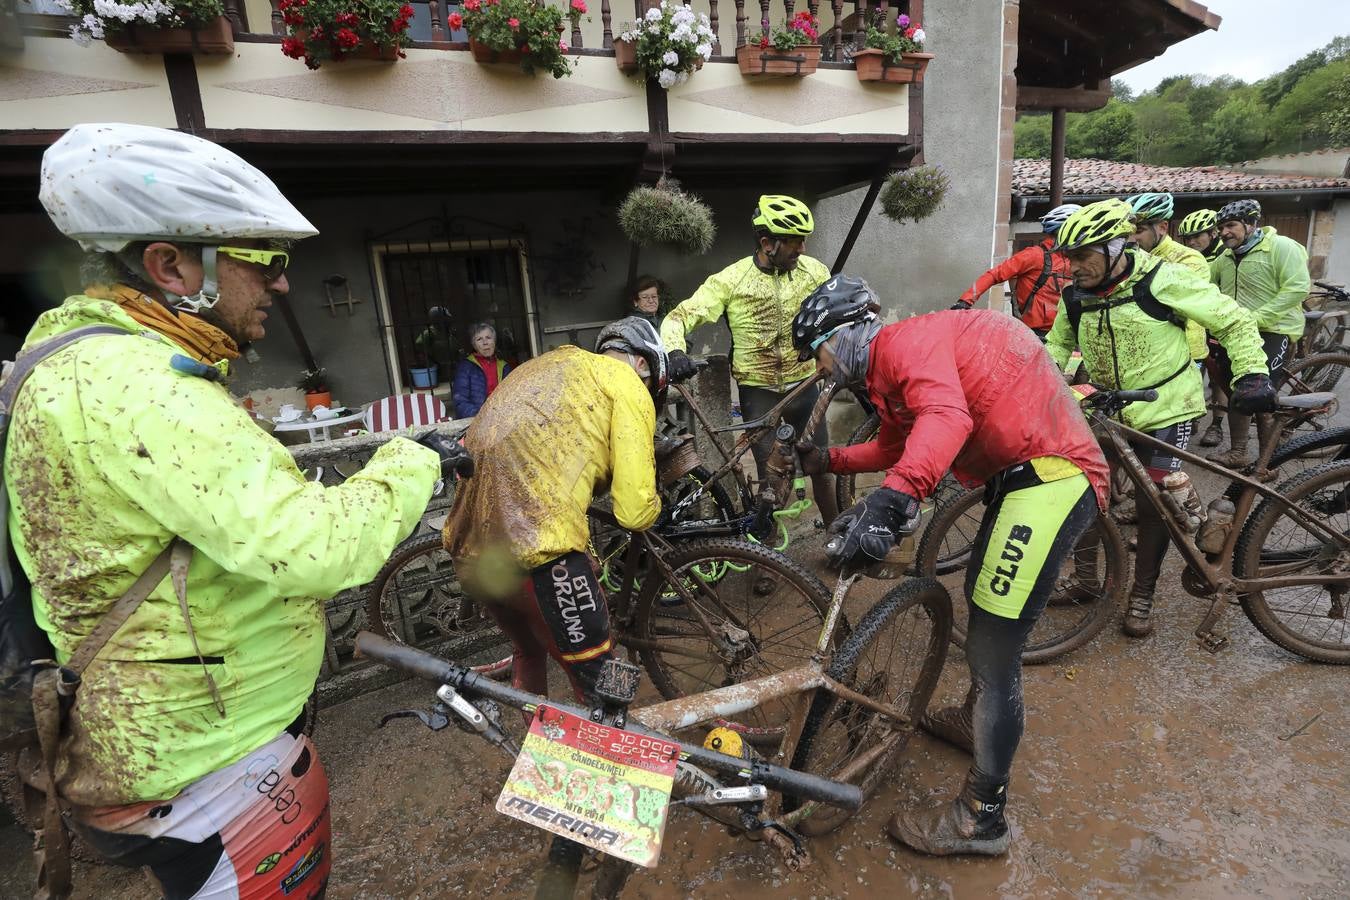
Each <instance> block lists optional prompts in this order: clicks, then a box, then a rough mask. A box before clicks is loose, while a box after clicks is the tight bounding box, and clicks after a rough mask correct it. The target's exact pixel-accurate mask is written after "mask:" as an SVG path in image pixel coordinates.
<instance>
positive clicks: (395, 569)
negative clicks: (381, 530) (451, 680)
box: [366, 533, 510, 660]
mask: <svg viewBox="0 0 1350 900" xmlns="http://www.w3.org/2000/svg"><path fill="white" fill-rule="evenodd" d="M366 624H367V626H368V627H369V628H370V630H371V631H373V632H375V633H376V634H378V635H380V636H381V637H386V638H389V639H390V640H393V641H398V642H399V643H403V644H411V645H413V646H423V645H426V644H429V643H436V644H441V645H442V652H443V653H444V654H445V655H448V656H450V657H451V658H453V659H456V660H463V659H468V658H469V656H470V655H472V654H474V653H478V652H481V651H483V650H487V649H491V648H500V647H505V648H509V646H510V645H509V642H508V641H507V640H506V636H505V635H503V634H502V633H501V631H500V630H499V629H498V628H497V625H496V623H495V622H494V621H493V620H492V617H491V616H489V615H488V614H487V613H486V612H485V611H484V610H483V609H482V608H481V607H480V606H479V605H478V604H477V603H474V602H473V601H472V600H470V599H469V598H468V597H466V596H464V592H463V591H462V590H461V588H460V584H459V578H458V577H457V576H456V575H455V570H454V566H453V565H452V564H451V562H450V554H448V553H446V552H445V547H444V545H443V544H442V542H441V536H440V534H438V533H433V534H424V535H422V536H421V537H415V538H410V539H409V540H406V541H404V542H403V543H402V544H400V545H399V546H398V547H396V548H395V549H394V553H393V555H392V556H390V557H389V561H388V562H387V563H385V564H384V568H382V569H380V571H379V574H377V575H376V576H375V580H374V581H372V582H371V583H370V589H369V591H368V592H367V594H366Z"/></svg>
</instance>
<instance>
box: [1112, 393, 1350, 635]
mask: <svg viewBox="0 0 1350 900" xmlns="http://www.w3.org/2000/svg"><path fill="white" fill-rule="evenodd" d="M1092 424H1093V430H1094V432H1096V434H1097V437H1098V440H1099V441H1100V442H1101V444H1102V449H1103V450H1104V451H1105V452H1106V455H1107V457H1108V459H1109V460H1110V461H1111V462H1112V463H1115V464H1117V465H1118V466H1119V467H1120V469H1121V470H1122V471H1123V472H1124V473H1125V475H1126V477H1127V478H1128V479H1129V480H1130V481H1131V482H1133V483H1134V485H1135V489H1136V493H1135V502H1136V503H1137V502H1139V498H1141V497H1143V498H1146V499H1147V501H1148V503H1149V504H1150V505H1151V506H1152V507H1153V508H1154V509H1155V510H1156V511H1157V513H1158V516H1159V517H1160V518H1161V519H1162V522H1163V525H1164V526H1165V527H1166V528H1167V531H1168V534H1169V535H1171V537H1172V542H1173V543H1174V544H1175V545H1176V547H1177V550H1178V552H1180V553H1181V556H1182V558H1183V559H1184V560H1185V562H1186V566H1187V568H1188V569H1189V570H1190V571H1191V573H1192V574H1193V575H1194V576H1195V577H1196V578H1198V579H1200V581H1201V584H1200V585H1198V587H1200V588H1203V593H1197V592H1196V591H1195V590H1193V589H1192V586H1190V585H1186V588H1187V590H1188V592H1190V593H1192V594H1195V595H1196V596H1212V597H1213V602H1212V603H1211V605H1210V609H1209V611H1208V613H1206V615H1205V617H1204V619H1203V620H1202V621H1201V623H1200V625H1199V626H1198V627H1197V628H1196V630H1195V635H1196V637H1198V638H1200V640H1201V641H1202V642H1203V643H1204V645H1205V646H1206V648H1208V649H1210V650H1217V649H1218V648H1219V647H1221V646H1223V644H1224V643H1226V639H1224V638H1222V637H1220V636H1218V635H1215V634H1214V631H1213V628H1214V625H1215V624H1216V623H1217V622H1218V618H1219V614H1220V612H1221V610H1222V608H1223V607H1222V604H1224V603H1225V602H1231V601H1232V600H1233V599H1235V597H1236V595H1238V594H1248V593H1256V592H1260V591H1264V590H1274V589H1276V588H1283V587H1295V586H1298V585H1318V584H1344V583H1346V581H1347V580H1350V576H1346V575H1343V574H1342V575H1315V574H1308V575H1285V576H1276V577H1270V578H1238V577H1236V576H1234V575H1233V574H1232V561H1233V552H1234V549H1235V547H1236V546H1237V540H1238V535H1239V533H1240V531H1241V525H1242V523H1243V522H1245V521H1246V519H1247V516H1248V514H1249V513H1250V512H1251V510H1252V507H1253V504H1254V503H1255V502H1256V498H1257V496H1258V495H1259V496H1261V497H1265V498H1267V499H1270V500H1272V501H1274V502H1275V503H1277V504H1279V505H1280V507H1281V508H1282V509H1283V510H1284V512H1285V513H1286V514H1288V515H1289V517H1290V518H1292V519H1293V520H1294V521H1296V522H1298V523H1299V524H1300V525H1302V526H1303V527H1305V528H1308V529H1309V530H1310V531H1312V532H1313V533H1315V534H1317V535H1319V536H1320V537H1322V538H1323V539H1325V540H1328V541H1330V542H1332V543H1334V544H1336V545H1338V546H1339V547H1340V548H1341V549H1344V550H1350V536H1347V535H1344V534H1341V533H1340V532H1338V531H1336V530H1335V529H1333V528H1331V527H1330V526H1328V525H1327V524H1326V523H1325V522H1324V521H1322V520H1321V519H1319V518H1317V517H1316V516H1315V515H1313V514H1311V513H1309V512H1308V511H1306V510H1304V509H1302V508H1301V507H1298V506H1296V505H1294V504H1292V503H1290V502H1289V501H1288V500H1286V499H1285V498H1284V496H1283V495H1282V494H1280V493H1279V492H1278V491H1276V490H1274V489H1272V488H1269V487H1267V486H1266V485H1264V484H1262V483H1261V482H1260V481H1257V480H1255V479H1253V478H1248V477H1247V476H1245V475H1242V474H1239V473H1236V472H1233V471H1231V470H1229V469H1225V468H1223V467H1222V466H1219V465H1216V464H1215V463H1212V462H1210V461H1209V460H1207V459H1204V458H1203V457H1200V456H1197V455H1195V454H1194V453H1189V452H1187V451H1185V450H1181V449H1178V448H1177V447H1174V446H1173V445H1171V444H1169V443H1167V442H1165V441H1160V440H1158V439H1157V438H1155V437H1153V436H1152V435H1148V434H1145V433H1144V432H1142V431H1136V430H1135V429H1133V428H1130V427H1129V426H1127V425H1124V424H1122V423H1120V422H1116V421H1113V420H1111V419H1108V418H1106V417H1105V416H1103V415H1102V414H1101V413H1100V412H1094V413H1093V414H1092ZM1130 443H1134V444H1139V445H1143V446H1145V447H1149V448H1153V449H1158V450H1162V451H1163V452H1165V453H1167V454H1169V455H1171V456H1176V457H1178V458H1180V459H1181V460H1182V461H1183V462H1186V463H1188V464H1191V465H1195V466H1199V467H1200V468H1201V469H1204V470H1205V471H1207V472H1213V473H1215V474H1217V475H1221V476H1223V477H1224V478H1228V479H1231V480H1232V481H1235V482H1237V483H1238V484H1240V485H1241V487H1242V490H1241V492H1240V493H1239V494H1238V497H1237V500H1236V502H1235V503H1234V507H1235V512H1234V515H1233V527H1232V528H1231V529H1229V532H1228V536H1227V537H1226V538H1225V540H1224V544H1223V549H1222V550H1220V551H1219V553H1217V554H1214V555H1212V556H1211V555H1207V554H1206V553H1205V552H1204V551H1202V550H1201V549H1200V548H1199V547H1197V546H1196V544H1195V538H1194V536H1193V535H1191V534H1190V533H1189V532H1187V531H1186V530H1185V529H1184V528H1182V527H1181V525H1180V523H1178V522H1177V521H1176V519H1175V518H1174V516H1173V514H1172V512H1171V511H1170V510H1169V509H1168V507H1167V505H1166V504H1165V503H1164V501H1163V499H1162V489H1161V488H1160V487H1159V486H1158V485H1156V484H1154V483H1153V480H1152V479H1151V478H1149V475H1148V472H1147V471H1146V470H1145V468H1144V464H1143V462H1141V461H1140V459H1139V457H1138V456H1137V455H1136V454H1135V452H1134V450H1133V448H1131V447H1130ZM1274 450H1275V444H1274V442H1273V441H1272V442H1270V444H1269V446H1267V447H1265V448H1263V449H1262V451H1261V453H1260V455H1259V457H1258V459H1257V462H1256V468H1257V469H1258V470H1260V469H1263V468H1265V467H1266V465H1267V464H1268V463H1269V462H1270V457H1271V455H1272V454H1273V453H1274ZM1183 584H1185V583H1184V581H1183Z"/></svg>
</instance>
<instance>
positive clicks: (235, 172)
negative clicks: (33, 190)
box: [38, 124, 319, 313]
mask: <svg viewBox="0 0 1350 900" xmlns="http://www.w3.org/2000/svg"><path fill="white" fill-rule="evenodd" d="M41 181H42V187H41V189H40V190H39V192H38V199H40V200H41V201H42V206H43V208H45V209H46V210H47V215H48V216H50V217H51V220H52V222H53V223H54V224H55V225H56V227H57V229H58V230H60V232H61V233H62V234H64V235H65V236H66V237H69V238H72V239H74V240H76V241H79V242H80V246H81V247H83V248H84V249H86V250H102V251H106V252H110V253H117V252H118V251H120V250H123V249H124V248H125V247H126V246H127V245H128V244H130V243H133V242H135V241H153V240H161V241H180V242H184V243H195V244H205V245H207V246H206V247H204V248H203V250H202V263H203V269H204V275H205V278H204V281H203V284H202V289H201V290H200V291H199V292H198V293H197V294H196V296H194V297H190V298H189V297H171V298H169V299H170V300H171V302H172V303H173V305H174V307H175V308H176V309H180V310H182V311H184V312H190V313H196V312H200V311H201V310H203V309H210V308H211V307H213V306H215V305H216V303H217V302H218V301H219V300H220V294H219V289H218V287H217V285H216V253H215V245H217V244H220V243H222V242H224V241H226V240H228V239H230V238H283V239H290V240H298V239H300V238H307V237H312V236H313V235H316V234H318V233H319V232H318V229H316V228H315V227H314V226H313V225H311V224H310V222H309V220H308V219H306V218H305V217H304V216H302V215H301V214H300V211H299V210H298V209H296V208H295V207H294V206H292V205H291V202H290V201H289V200H287V199H286V198H285V197H283V196H282V194H281V191H279V190H277V186H276V185H275V184H273V183H272V181H271V179H269V178H268V177H267V176H266V175H264V174H263V173H262V172H260V171H258V170H257V169H256V168H254V167H253V166H251V165H249V164H248V163H246V162H244V160H243V159H241V158H240V157H239V156H237V155H236V154H234V153H231V152H230V151H229V150H226V149H225V148H224V147H221V146H219V145H218V144H213V143H211V142H210V141H206V140H202V139H201V138H199V137H194V136H193V135H190V134H183V133H182V132H178V131H169V130H168V129H165V128H153V127H151V126H148V125H122V124H105V125H98V124H84V125H76V126H75V127H74V128H72V129H70V130H69V131H67V132H66V133H65V134H63V135H61V137H60V138H59V139H58V140H57V141H56V143H54V144H52V145H51V146H50V147H48V148H47V152H46V153H44V154H42V177H41Z"/></svg>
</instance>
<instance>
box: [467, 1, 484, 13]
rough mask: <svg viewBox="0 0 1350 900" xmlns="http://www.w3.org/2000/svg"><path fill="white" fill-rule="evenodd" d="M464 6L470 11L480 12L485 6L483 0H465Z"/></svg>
mask: <svg viewBox="0 0 1350 900" xmlns="http://www.w3.org/2000/svg"><path fill="white" fill-rule="evenodd" d="M464 8H465V9H466V10H468V11H469V12H478V11H479V10H480V9H482V8H483V2H482V0H464Z"/></svg>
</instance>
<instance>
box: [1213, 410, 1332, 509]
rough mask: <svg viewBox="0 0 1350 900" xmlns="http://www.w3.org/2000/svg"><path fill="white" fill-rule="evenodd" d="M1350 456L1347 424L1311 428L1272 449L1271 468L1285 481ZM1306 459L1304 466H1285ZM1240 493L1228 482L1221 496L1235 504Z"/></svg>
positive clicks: (1238, 486) (1238, 489)
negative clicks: (1334, 426)
mask: <svg viewBox="0 0 1350 900" xmlns="http://www.w3.org/2000/svg"><path fill="white" fill-rule="evenodd" d="M1344 459H1350V427H1346V426H1342V427H1339V428H1328V429H1326V430H1325V431H1312V432H1308V433H1306V434H1300V435H1299V436H1298V437H1295V438H1292V439H1291V440H1288V441H1285V442H1284V443H1282V444H1280V445H1279V446H1278V447H1276V448H1275V452H1274V453H1272V454H1271V456H1270V466H1269V468H1271V469H1279V470H1280V480H1281V481H1288V480H1289V479H1290V478H1293V477H1294V476H1295V475H1298V474H1300V473H1301V472H1305V471H1307V470H1308V469H1311V468H1313V467H1315V466H1320V465H1324V464H1326V463H1329V462H1339V461H1341V460H1344ZM1299 461H1306V462H1307V463H1308V464H1307V465H1306V466H1304V467H1303V468H1295V469H1287V468H1285V467H1286V466H1288V465H1289V464H1290V463H1296V462H1299ZM1241 493H1242V485H1240V484H1238V483H1237V482H1229V484H1228V487H1227V488H1226V489H1225V490H1224V496H1225V497H1227V498H1228V499H1229V500H1230V501H1232V502H1234V503H1236V502H1237V498H1238V495H1239V494H1241Z"/></svg>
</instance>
